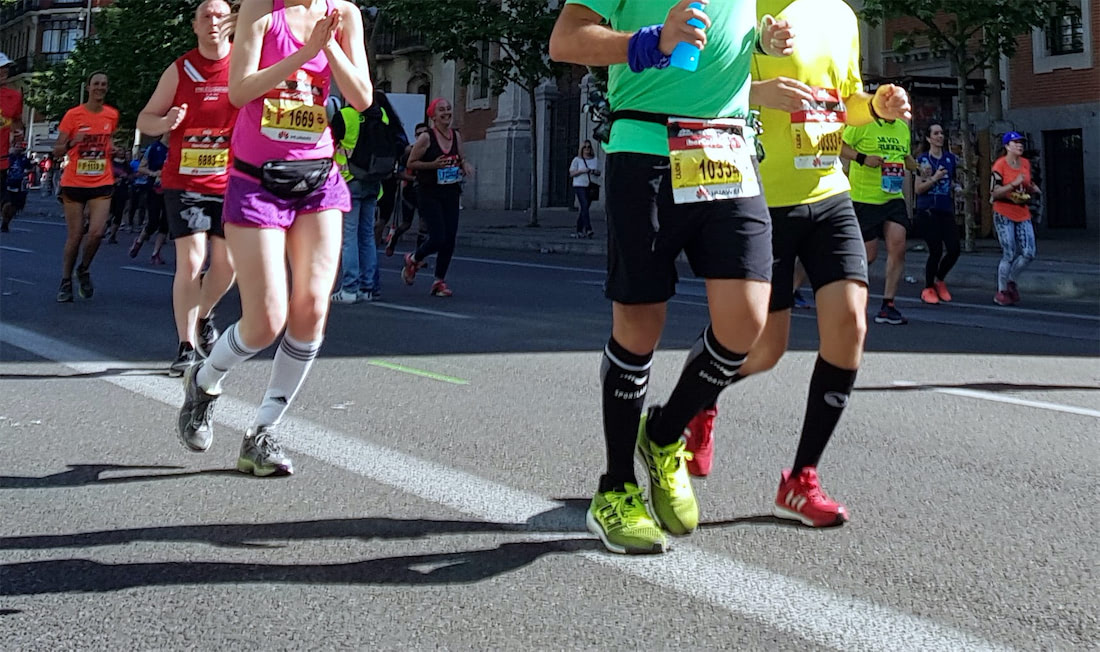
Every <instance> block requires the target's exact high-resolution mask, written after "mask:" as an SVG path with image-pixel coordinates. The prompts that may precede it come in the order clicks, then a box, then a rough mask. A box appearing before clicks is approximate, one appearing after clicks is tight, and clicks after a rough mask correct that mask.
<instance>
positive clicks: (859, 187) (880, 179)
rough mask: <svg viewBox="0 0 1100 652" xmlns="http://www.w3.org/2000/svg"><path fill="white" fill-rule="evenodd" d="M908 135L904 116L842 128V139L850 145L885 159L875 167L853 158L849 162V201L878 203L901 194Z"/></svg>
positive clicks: (896, 197) (861, 152) (862, 152)
mask: <svg viewBox="0 0 1100 652" xmlns="http://www.w3.org/2000/svg"><path fill="white" fill-rule="evenodd" d="M909 139H910V137H909V125H907V124H905V121H904V120H895V121H893V122H887V121H885V120H874V121H871V122H869V123H867V124H865V125H863V126H860V127H848V128H847V129H845V130H844V142H846V143H848V145H849V146H850V147H851V148H852V149H854V150H856V151H857V152H859V153H860V154H866V155H868V156H871V155H875V156H881V157H882V159H883V161H885V163H883V164H882V166H881V167H877V168H872V167H867V166H866V165H860V164H859V163H856V162H855V161H851V162H850V163H849V164H848V180H849V181H851V183H852V201H856V202H860V203H862V204H879V205H881V204H885V203H886V202H888V201H890V200H892V199H901V198H902V196H903V195H902V189H903V188H904V182H905V157H906V156H908V155H909ZM899 166H900V168H899ZM899 174H900V177H901V178H900V180H899V179H898V176H899ZM887 189H889V190H887Z"/></svg>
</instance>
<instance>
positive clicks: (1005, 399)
mask: <svg viewBox="0 0 1100 652" xmlns="http://www.w3.org/2000/svg"><path fill="white" fill-rule="evenodd" d="M894 386H895V387H919V388H920V389H922V390H927V391H929V392H937V393H939V394H950V395H951V396H963V397H965V398H977V399H981V400H983V401H993V402H995V403H1008V404H1010V405H1019V406H1022V407H1032V408H1039V409H1041V410H1054V411H1055V412H1065V413H1067V414H1079V415H1081V416H1086V417H1094V418H1097V419H1100V410H1092V409H1090V408H1083V407H1077V406H1076V405H1063V404H1061V403H1048V402H1046V401H1031V400H1028V399H1026V398H1016V397H1015V396H1005V395H1003V394H996V393H994V392H983V391H980V390H976V389H963V388H961V387H940V386H938V385H932V384H926V383H915V382H913V381H911V380H895V381H894ZM1097 389H1098V390H1100V387H1098V388H1097Z"/></svg>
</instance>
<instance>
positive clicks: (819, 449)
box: [791, 355, 858, 476]
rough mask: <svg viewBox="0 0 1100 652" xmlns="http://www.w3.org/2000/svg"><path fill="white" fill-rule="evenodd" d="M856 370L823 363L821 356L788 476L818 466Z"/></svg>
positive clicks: (845, 405) (851, 385) (853, 383)
mask: <svg viewBox="0 0 1100 652" xmlns="http://www.w3.org/2000/svg"><path fill="white" fill-rule="evenodd" d="M856 373H858V370H850V369H841V368H840V367H837V366H834V365H832V364H830V363H829V362H826V361H825V359H824V358H822V357H821V356H820V355H819V356H818V357H817V364H815V365H814V374H813V376H812V377H811V378H810V395H809V398H808V399H807V400H806V416H805V419H804V420H803V422H802V438H801V439H800V440H799V442H798V452H797V453H796V454H795V458H794V466H793V467H791V475H792V476H793V475H797V474H798V472H799V471H801V470H802V468H803V467H807V466H817V463H818V461H819V460H820V459H821V454H822V453H823V452H825V446H826V445H827V444H828V443H829V438H830V437H832V436H833V431H834V430H836V424H837V422H839V421H840V415H841V414H842V413H843V412H844V408H845V407H847V405H848V397H849V396H850V395H851V393H852V387H853V386H854V385H855V384H856Z"/></svg>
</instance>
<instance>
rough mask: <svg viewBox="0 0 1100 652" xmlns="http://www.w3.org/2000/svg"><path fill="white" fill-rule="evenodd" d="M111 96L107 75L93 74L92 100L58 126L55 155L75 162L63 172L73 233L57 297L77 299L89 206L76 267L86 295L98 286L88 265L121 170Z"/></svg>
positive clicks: (67, 241)
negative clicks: (115, 163)
mask: <svg viewBox="0 0 1100 652" xmlns="http://www.w3.org/2000/svg"><path fill="white" fill-rule="evenodd" d="M106 97H107V75H106V74H105V73H102V72H96V73H92V76H91V77H89V78H88V101H87V102H85V103H84V104H81V105H80V106H76V107H73V108H71V109H69V111H68V112H67V113H66V114H65V117H64V118H62V119H61V125H60V126H59V127H58V128H57V131H58V134H57V144H56V145H54V148H53V153H54V155H55V156H58V157H60V156H64V155H66V152H67V153H68V154H67V156H68V159H69V163H68V165H67V166H66V167H65V172H64V173H63V174H62V175H61V201H62V203H63V204H64V206H65V225H66V226H67V227H68V235H67V237H66V238H65V249H64V253H63V255H62V264H61V286H60V287H59V288H58V290H57V301H58V302H59V303H68V302H71V301H72V300H73V267H74V265H75V263H76V254H77V251H78V250H79V249H80V241H81V240H82V239H83V238H84V209H85V207H87V209H88V240H87V242H85V244H84V256H83V258H82V259H81V261H80V266H79V267H76V276H77V280H78V282H79V285H80V287H79V291H80V296H81V297H82V298H84V299H90V298H92V293H93V292H94V291H95V288H94V287H93V286H92V275H91V273H90V272H89V271H88V268H89V267H90V266H91V264H92V259H93V258H95V254H96V251H98V250H99V244H100V242H102V240H103V233H104V231H105V230H106V227H107V219H108V218H109V217H110V214H111V194H112V192H113V191H114V183H115V175H114V171H113V170H112V169H111V149H112V142H111V139H112V138H113V136H114V133H115V129H116V128H117V127H118V111H117V110H116V109H115V108H114V107H110V106H107V105H106V104H104V103H103V101H104V99H105V98H106Z"/></svg>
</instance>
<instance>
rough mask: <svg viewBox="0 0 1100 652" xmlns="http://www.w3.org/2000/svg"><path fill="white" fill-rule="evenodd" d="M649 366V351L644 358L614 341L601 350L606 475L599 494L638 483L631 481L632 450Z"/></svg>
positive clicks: (632, 466)
mask: <svg viewBox="0 0 1100 652" xmlns="http://www.w3.org/2000/svg"><path fill="white" fill-rule="evenodd" d="M652 364H653V352H652V351H651V352H649V353H648V354H646V355H637V354H634V353H631V352H630V351H627V350H626V349H625V348H623V347H622V345H620V344H619V343H618V342H616V341H615V338H611V339H610V340H608V342H607V346H606V347H605V348H604V352H603V364H602V365H601V366H600V382H601V385H602V387H603V431H604V442H605V443H606V444H607V475H604V476H603V477H602V478H600V491H601V492H604V491H610V490H611V489H615V488H621V487H622V485H623V484H625V483H627V482H631V483H634V484H637V483H638V481H637V479H635V477H634V448H635V446H636V445H637V438H638V421H639V420H640V419H641V417H642V406H643V405H645V395H646V390H647V389H648V388H649V368H650V367H651V366H652Z"/></svg>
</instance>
